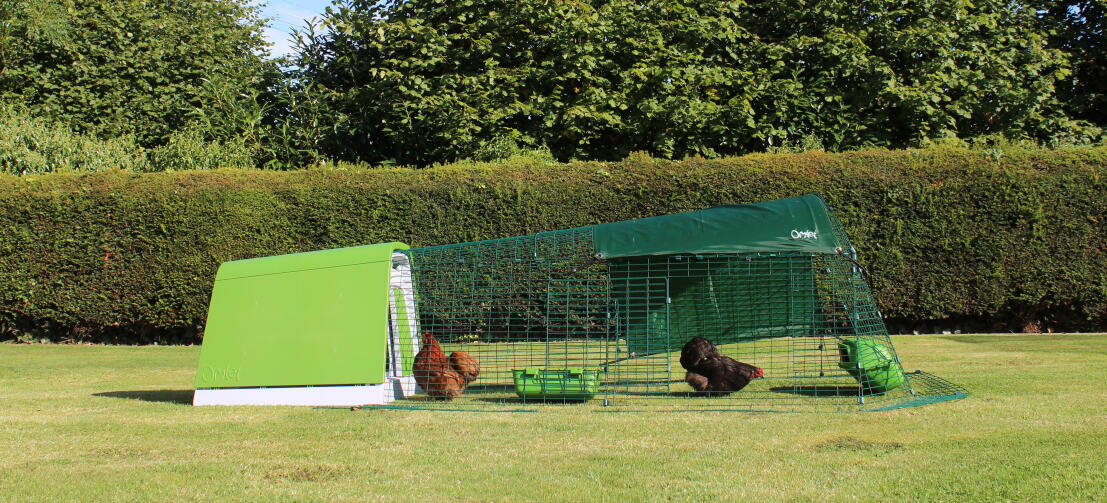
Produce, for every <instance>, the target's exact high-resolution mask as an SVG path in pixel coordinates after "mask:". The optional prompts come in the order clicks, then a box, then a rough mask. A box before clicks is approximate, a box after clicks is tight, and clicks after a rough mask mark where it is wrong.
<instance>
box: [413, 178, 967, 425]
mask: <svg viewBox="0 0 1107 503" xmlns="http://www.w3.org/2000/svg"><path fill="white" fill-rule="evenodd" d="M400 253H403V254H404V255H406V256H407V257H408V259H409V260H410V264H411V275H412V280H413V284H414V290H415V297H416V299H417V311H418V314H417V317H418V325H419V327H420V328H419V330H420V331H427V332H430V333H431V334H432V335H433V336H434V337H435V338H436V339H437V341H438V343H439V344H440V345H441V347H442V350H443V352H444V353H445V354H451V353H453V352H455V351H463V352H466V353H468V354H469V355H471V356H472V357H473V358H475V359H476V360H477V361H478V362H479V365H480V374H479V376H478V377H477V378H476V380H474V381H473V382H471V383H469V384H468V385H467V386H465V389H464V391H463V392H462V393H461V394H460V395H459V396H457V397H455V398H453V399H452V400H451V401H450V402H449V403H448V404H447V403H443V402H442V401H439V400H435V399H433V398H431V397H427V396H425V395H423V394H420V393H419V392H420V391H421V390H420V389H411V390H407V391H406V392H405V393H404V395H405V396H407V397H408V398H406V399H405V400H404V401H403V402H397V403H394V404H392V405H393V406H396V405H400V404H401V403H402V404H403V405H404V406H412V407H432V408H441V407H447V408H488V407H501V406H504V405H508V406H510V407H512V408H518V407H519V406H521V405H522V406H530V405H541V404H555V403H558V404H560V403H565V404H568V403H572V404H581V403H584V404H588V403H593V404H596V405H598V406H615V407H631V408H648V409H678V410H679V409H730V410H781V411H785V410H786V411H794V410H801V411H802V410H812V411H824V410H827V411H829V410H838V411H848V410H885V409H891V408H899V407H910V406H915V405H922V404H926V403H933V402H938V401H944V400H951V399H957V398H963V397H965V396H968V393H967V392H966V391H965V390H964V388H961V387H960V386H957V385H954V384H952V383H949V382H947V381H944V380H941V379H939V378H937V377H934V376H930V375H929V374H925V373H906V372H904V367H903V364H902V362H900V360H899V357H898V355H897V354H896V352H895V348H894V347H893V345H892V341H891V340H890V338H889V337H888V333H887V330H886V328H885V326H884V323H883V321H882V319H881V316H880V312H879V311H878V309H877V307H876V304H875V302H874V300H873V297H872V293H871V291H870V289H869V285H868V282H867V278H866V272H865V271H864V269H863V268H862V267H861V265H860V264H859V263H858V262H857V260H856V257H855V255H854V249H853V246H852V244H851V243H850V242H849V240H848V238H847V237H846V235H845V233H844V231H843V230H842V227H841V225H840V224H839V222H838V221H837V219H836V218H835V217H834V214H833V211H832V210H831V209H830V208H829V207H827V205H826V204H825V202H824V201H823V200H822V198H821V197H818V196H814V195H809V196H802V197H799V198H791V199H785V200H779V201H771V202H768V203H761V204H756V205H741V206H727V207H720V208H713V209H709V210H704V211H702V212H694V213H688V214H678V215H667V216H663V217H654V218H648V219H641V220H637V221H629V222H618V223H614V224H607V225H600V226H590V227H582V228H576V229H567V230H561V231H553V232H545V233H539V234H534V235H530V236H521V237H514V238H505V239H496V240H487V241H478V242H471V243H460V244H452V245H444V246H433V247H424V248H414V249H410V250H402V251H400ZM693 337H703V338H705V339H707V340H709V341H711V342H712V343H714V344H715V345H716V346H717V347H718V348H719V350H720V352H721V353H722V354H724V355H726V356H729V357H731V358H734V359H736V360H738V361H742V362H747V363H749V364H752V365H756V366H758V367H760V368H762V369H763V371H764V378H762V379H754V380H753V381H752V382H751V383H750V384H749V385H748V386H746V387H745V388H744V389H742V390H740V391H736V392H733V393H716V394H713V395H711V396H708V395H705V394H702V393H697V392H695V391H694V390H693V389H692V388H691V387H690V386H689V384H687V383H686V382H685V379H684V377H685V370H684V369H683V368H681V365H680V362H679V360H680V353H681V348H682V347H683V345H684V344H685V343H686V342H688V341H689V340H690V339H692V338H693ZM592 376H595V377H594V378H593V377H592ZM528 379H529V380H528ZM520 380H522V382H520Z"/></svg>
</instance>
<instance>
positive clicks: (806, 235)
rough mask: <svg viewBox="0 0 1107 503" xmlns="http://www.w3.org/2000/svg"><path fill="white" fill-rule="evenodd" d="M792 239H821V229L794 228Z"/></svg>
mask: <svg viewBox="0 0 1107 503" xmlns="http://www.w3.org/2000/svg"><path fill="white" fill-rule="evenodd" d="M792 239H819V231H801V230H799V229H792Z"/></svg>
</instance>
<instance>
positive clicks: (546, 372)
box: [511, 368, 600, 400]
mask: <svg viewBox="0 0 1107 503" xmlns="http://www.w3.org/2000/svg"><path fill="white" fill-rule="evenodd" d="M511 373H512V377H514V379H515V393H516V394H518V395H519V396H520V397H523V398H536V399H545V398H561V399H570V400H587V399H589V398H592V397H594V396H596V388H598V387H599V382H600V379H599V371H596V370H585V369H552V370H551V369H533V368H531V369H511Z"/></svg>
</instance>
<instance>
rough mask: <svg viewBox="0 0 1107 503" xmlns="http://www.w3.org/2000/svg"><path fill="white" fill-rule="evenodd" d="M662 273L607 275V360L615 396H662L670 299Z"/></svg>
mask: <svg viewBox="0 0 1107 503" xmlns="http://www.w3.org/2000/svg"><path fill="white" fill-rule="evenodd" d="M669 294H670V291H669V280H668V278H620V279H613V280H611V299H610V301H609V306H610V309H611V312H612V319H613V322H612V329H613V330H612V332H611V337H610V338H609V346H610V348H611V349H610V351H611V353H612V356H613V359H612V360H611V362H612V363H611V364H610V365H608V378H609V380H610V387H611V394H612V398H613V399H615V400H617V401H626V400H634V399H644V398H648V397H650V396H668V395H669V393H670V391H671V390H670V383H671V381H672V371H673V368H672V362H671V358H670V348H672V345H673V344H674V341H673V339H672V334H671V332H670V323H669V322H670V307H671V305H672V299H671V297H670V295H669Z"/></svg>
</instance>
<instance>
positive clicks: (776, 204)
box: [593, 194, 848, 258]
mask: <svg viewBox="0 0 1107 503" xmlns="http://www.w3.org/2000/svg"><path fill="white" fill-rule="evenodd" d="M832 221H833V217H832V216H831V210H830V208H829V207H828V206H827V205H826V201H824V200H823V198H822V197H820V196H818V195H814V194H808V195H805V196H799V197H791V198H788V199H778V200H775V201H767V202H763V203H756V204H733V205H724V206H715V207H712V208H707V209H705V210H700V211H691V212H687V213H676V214H673V215H662V216H657V217H648V218H639V219H637V220H627V221H624V222H615V223H610V224H603V225H597V226H595V227H594V229H593V232H594V238H593V239H594V240H595V246H596V253H597V254H598V255H599V256H600V257H601V258H618V257H632V256H641V255H672V254H678V253H761V252H811V253H837V252H838V250H839V249H846V250H848V245H844V244H843V243H841V242H839V241H838V237H837V236H836V235H835V233H834V226H833V224H832Z"/></svg>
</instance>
